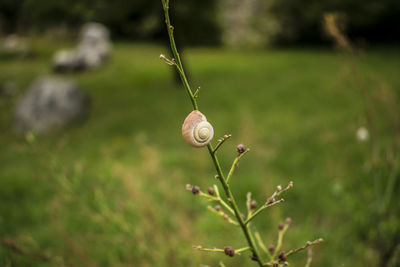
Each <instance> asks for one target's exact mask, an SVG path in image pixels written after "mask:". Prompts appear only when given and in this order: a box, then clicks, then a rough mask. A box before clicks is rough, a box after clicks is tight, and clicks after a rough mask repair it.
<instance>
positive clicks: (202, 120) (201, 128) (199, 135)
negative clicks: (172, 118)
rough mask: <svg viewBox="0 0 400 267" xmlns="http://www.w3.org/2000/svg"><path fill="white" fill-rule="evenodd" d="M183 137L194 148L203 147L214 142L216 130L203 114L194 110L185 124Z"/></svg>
mask: <svg viewBox="0 0 400 267" xmlns="http://www.w3.org/2000/svg"><path fill="white" fill-rule="evenodd" d="M182 136H183V139H184V140H185V141H186V143H188V144H189V145H191V146H194V147H203V146H206V145H207V144H208V143H210V141H211V140H212V138H213V136H214V129H213V127H212V125H211V124H210V123H209V122H208V121H207V119H206V116H204V114H203V113H201V112H200V111H198V110H194V111H192V112H191V113H190V114H189V115H188V116H187V117H186V119H185V121H184V122H183V125H182Z"/></svg>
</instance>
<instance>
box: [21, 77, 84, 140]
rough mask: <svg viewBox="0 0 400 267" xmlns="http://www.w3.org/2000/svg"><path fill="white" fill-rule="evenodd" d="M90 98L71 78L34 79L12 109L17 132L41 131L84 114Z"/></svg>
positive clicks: (65, 123)
mask: <svg viewBox="0 0 400 267" xmlns="http://www.w3.org/2000/svg"><path fill="white" fill-rule="evenodd" d="M88 107H89V97H88V95H87V94H86V93H84V92H83V91H81V90H80V88H79V87H78V85H77V84H76V83H75V82H74V81H71V80H63V79H59V78H54V77H42V78H39V79H37V80H36V81H35V82H34V83H33V84H32V85H31V86H30V88H29V89H28V91H27V93H26V94H25V95H24V96H23V97H22V99H21V101H20V102H19V105H18V106H17V109H16V112H15V128H16V129H17V131H18V132H22V133H27V132H32V133H35V134H43V133H46V132H49V131H51V130H54V129H58V128H61V127H64V126H67V125H69V124H70V123H72V122H75V121H79V120H82V119H84V118H85V117H86V115H87V111H88Z"/></svg>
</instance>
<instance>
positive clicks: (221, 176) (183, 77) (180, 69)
mask: <svg viewBox="0 0 400 267" xmlns="http://www.w3.org/2000/svg"><path fill="white" fill-rule="evenodd" d="M161 2H162V4H163V8H164V15H165V23H166V25H167V30H168V36H169V40H170V43H171V50H172V53H173V55H174V58H175V61H176V67H177V69H178V72H179V75H180V77H181V80H182V82H183V84H184V86H185V88H186V91H187V92H188V95H189V97H190V100H191V102H192V105H193V109H194V110H198V105H197V101H196V98H195V97H194V94H193V92H192V90H191V89H190V86H189V83H188V81H187V78H186V75H185V72H184V70H183V66H182V62H181V59H180V56H179V53H178V50H177V48H176V43H175V40H174V34H173V30H174V28H173V26H172V25H171V21H170V18H169V13H168V10H169V0H161ZM207 148H208V151H209V152H210V156H211V158H212V160H213V163H214V165H215V168H216V170H217V174H218V179H219V181H220V182H221V184H222V187H223V188H224V191H225V195H226V197H227V198H228V201H229V203H230V205H231V207H232V209H233V211H234V213H235V216H236V218H237V221H238V222H239V225H240V227H241V228H242V231H243V234H244V236H245V238H246V240H247V243H248V245H249V247H250V249H251V251H252V252H253V254H254V256H255V257H256V259H255V260H256V261H257V262H258V264H259V266H263V263H262V260H261V257H260V253H259V252H258V250H257V247H256V245H255V242H254V239H253V237H252V235H251V233H250V229H249V228H248V226H247V225H246V224H245V222H244V220H243V218H242V215H241V213H240V211H239V208H238V206H237V204H236V201H235V198H234V197H233V195H232V192H231V190H230V188H229V185H228V184H227V183H226V181H225V176H224V174H223V172H222V169H221V166H220V164H219V161H218V158H217V156H216V153H214V149H213V147H212V145H211V144H208V145H207Z"/></svg>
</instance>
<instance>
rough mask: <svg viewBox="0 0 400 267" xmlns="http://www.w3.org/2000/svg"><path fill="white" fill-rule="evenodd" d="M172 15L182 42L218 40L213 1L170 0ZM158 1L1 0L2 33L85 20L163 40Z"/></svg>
mask: <svg viewBox="0 0 400 267" xmlns="http://www.w3.org/2000/svg"><path fill="white" fill-rule="evenodd" d="M172 5H173V6H174V10H176V11H175V12H174V13H173V14H172V16H173V20H174V21H175V24H176V25H177V26H178V25H179V27H177V31H178V32H179V34H177V36H182V37H181V38H180V39H179V40H178V42H179V43H180V44H182V45H194V44H196V45H204V44H207V45H214V44H218V43H219V34H220V31H219V27H218V21H217V12H216V2H215V1H213V0H203V1H196V0H174V1H172ZM161 15H162V10H161V8H160V2H159V1H148V0H135V1H126V0H113V1H112V0H57V1H54V0H1V1H0V22H1V23H2V28H3V31H4V32H6V33H10V32H15V31H18V30H19V31H25V32H26V31H31V30H34V31H38V32H41V31H44V30H46V29H49V28H57V27H61V26H62V27H68V28H69V29H72V30H76V29H78V28H79V27H80V26H81V25H82V24H83V23H85V22H87V21H97V22H100V23H103V24H105V25H107V26H108V27H109V28H110V30H111V32H112V34H113V36H114V37H121V38H128V39H135V40H146V39H147V40H148V39H152V40H161V38H162V40H165V38H164V37H165V36H164V27H163V26H164V25H163V23H162V16H161Z"/></svg>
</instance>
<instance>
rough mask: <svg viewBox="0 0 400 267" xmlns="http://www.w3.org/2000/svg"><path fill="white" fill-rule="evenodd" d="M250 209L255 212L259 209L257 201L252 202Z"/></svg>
mask: <svg viewBox="0 0 400 267" xmlns="http://www.w3.org/2000/svg"><path fill="white" fill-rule="evenodd" d="M250 208H251V209H252V210H254V209H255V208H257V201H255V200H252V201H251V203H250Z"/></svg>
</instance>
